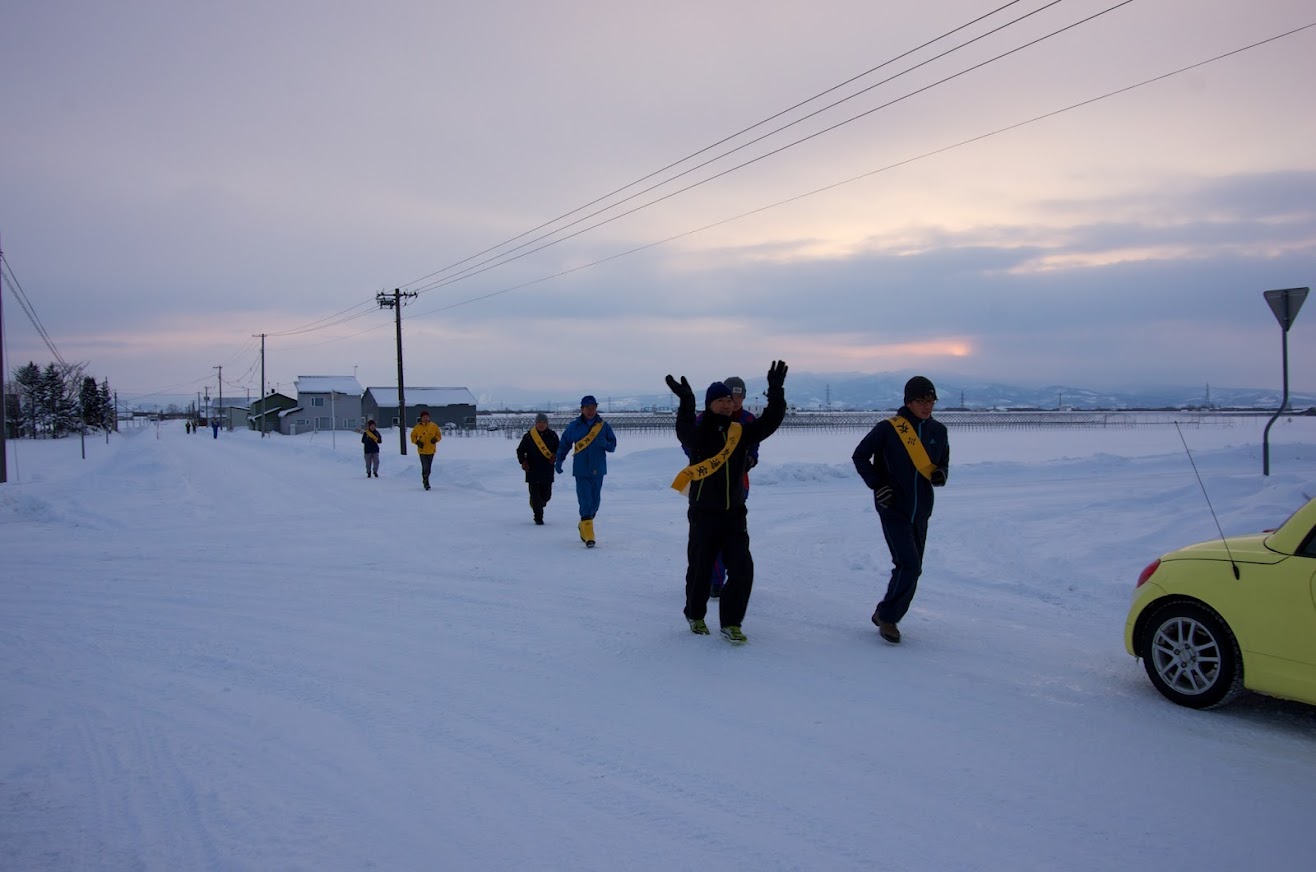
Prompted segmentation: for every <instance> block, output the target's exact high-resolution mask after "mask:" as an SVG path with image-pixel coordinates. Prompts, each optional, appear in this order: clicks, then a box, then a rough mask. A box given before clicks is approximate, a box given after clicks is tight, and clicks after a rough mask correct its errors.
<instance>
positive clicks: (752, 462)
mask: <svg viewBox="0 0 1316 872" xmlns="http://www.w3.org/2000/svg"><path fill="white" fill-rule="evenodd" d="M758 465H759V459H758V458H757V457H755V456H754V455H752V454H751V455H749V456H748V457H746V458H745V472H749V471H750V470H751V469H753V468H754V467H756V466H758Z"/></svg>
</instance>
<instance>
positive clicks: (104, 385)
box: [101, 379, 119, 430]
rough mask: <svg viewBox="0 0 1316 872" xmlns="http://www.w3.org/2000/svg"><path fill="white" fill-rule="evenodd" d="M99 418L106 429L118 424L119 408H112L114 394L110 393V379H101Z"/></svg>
mask: <svg viewBox="0 0 1316 872" xmlns="http://www.w3.org/2000/svg"><path fill="white" fill-rule="evenodd" d="M101 418H102V421H103V422H104V424H105V429H106V430H114V429H117V428H118V426H119V410H118V409H116V408H114V394H112V393H110V380H109V379H102V380H101Z"/></svg>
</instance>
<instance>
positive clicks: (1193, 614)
mask: <svg viewBox="0 0 1316 872" xmlns="http://www.w3.org/2000/svg"><path fill="white" fill-rule="evenodd" d="M1141 650H1142V663H1143V666H1144V667H1145V668H1146V670H1147V677H1148V678H1150V679H1151V683H1152V684H1153V685H1155V686H1156V689H1157V690H1159V691H1160V692H1161V694H1162V695H1164V696H1165V698H1166V699H1169V700H1171V701H1172V702H1177V703H1178V704H1179V705H1183V706H1188V707H1189V708H1195V709H1205V708H1211V707H1212V706H1217V705H1221V704H1222V703H1226V702H1228V701H1229V700H1231V699H1233V698H1234V697H1236V696H1238V694H1239V693H1240V692H1241V691H1242V690H1243V669H1242V657H1241V655H1240V654H1239V650H1238V641H1237V640H1235V639H1234V634H1233V633H1231V632H1230V630H1229V627H1228V625H1226V624H1225V622H1224V620H1223V619H1222V618H1221V617H1220V616H1219V615H1217V614H1216V613H1215V612H1213V611H1211V610H1210V609H1208V608H1206V607H1205V606H1202V605H1199V604H1197V603H1191V602H1177V603H1170V604H1168V605H1165V606H1162V607H1161V608H1160V609H1158V610H1157V611H1156V613H1155V614H1153V615H1152V616H1151V617H1150V618H1149V619H1148V621H1147V624H1146V630H1145V631H1144V635H1143V643H1142V648H1141Z"/></svg>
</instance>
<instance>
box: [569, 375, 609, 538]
mask: <svg viewBox="0 0 1316 872" xmlns="http://www.w3.org/2000/svg"><path fill="white" fill-rule="evenodd" d="M573 448H574V449H575V456H574V457H573V458H572V459H571V474H572V475H573V476H574V477H575V479H576V501H577V502H578V503H579V504H580V523H579V524H578V525H577V529H578V530H579V531H580V541H582V542H584V543H585V547H586V548H593V547H594V516H595V515H597V514H598V513H599V502H600V501H601V500H602V498H603V477H604V476H605V475H607V474H608V455H609V454H611V453H612V452H614V451H616V450H617V436H616V434H614V433H613V432H612V427H611V426H610V425H609V424H608V422H607V421H605V420H603V419H602V418H601V417H599V401H598V400H596V399H594V397H593V396H590V395H586V396H583V397H581V398H580V417H579V418H576V419H575V420H573V421H572V422H571V423H570V424H568V425H567V426H566V429H564V430H563V431H562V441H561V442H560V443H559V444H558V447H557V463H556V465H555V466H556V469H557V472H558V474H559V475H562V474H563V470H562V462H563V461H564V460H566V459H567V453H568V452H569V451H571V450H572V449H573Z"/></svg>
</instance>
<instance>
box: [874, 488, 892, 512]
mask: <svg viewBox="0 0 1316 872" xmlns="http://www.w3.org/2000/svg"><path fill="white" fill-rule="evenodd" d="M895 498H896V492H895V491H893V490H892V489H891V485H889V484H884V485H882V486H881V487H880V488H878V489H877V490H875V491H873V502H875V503H877V504H878V506H880V507H881V508H884V509H888V508H890V507H891V501H892V500H894V499H895Z"/></svg>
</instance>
